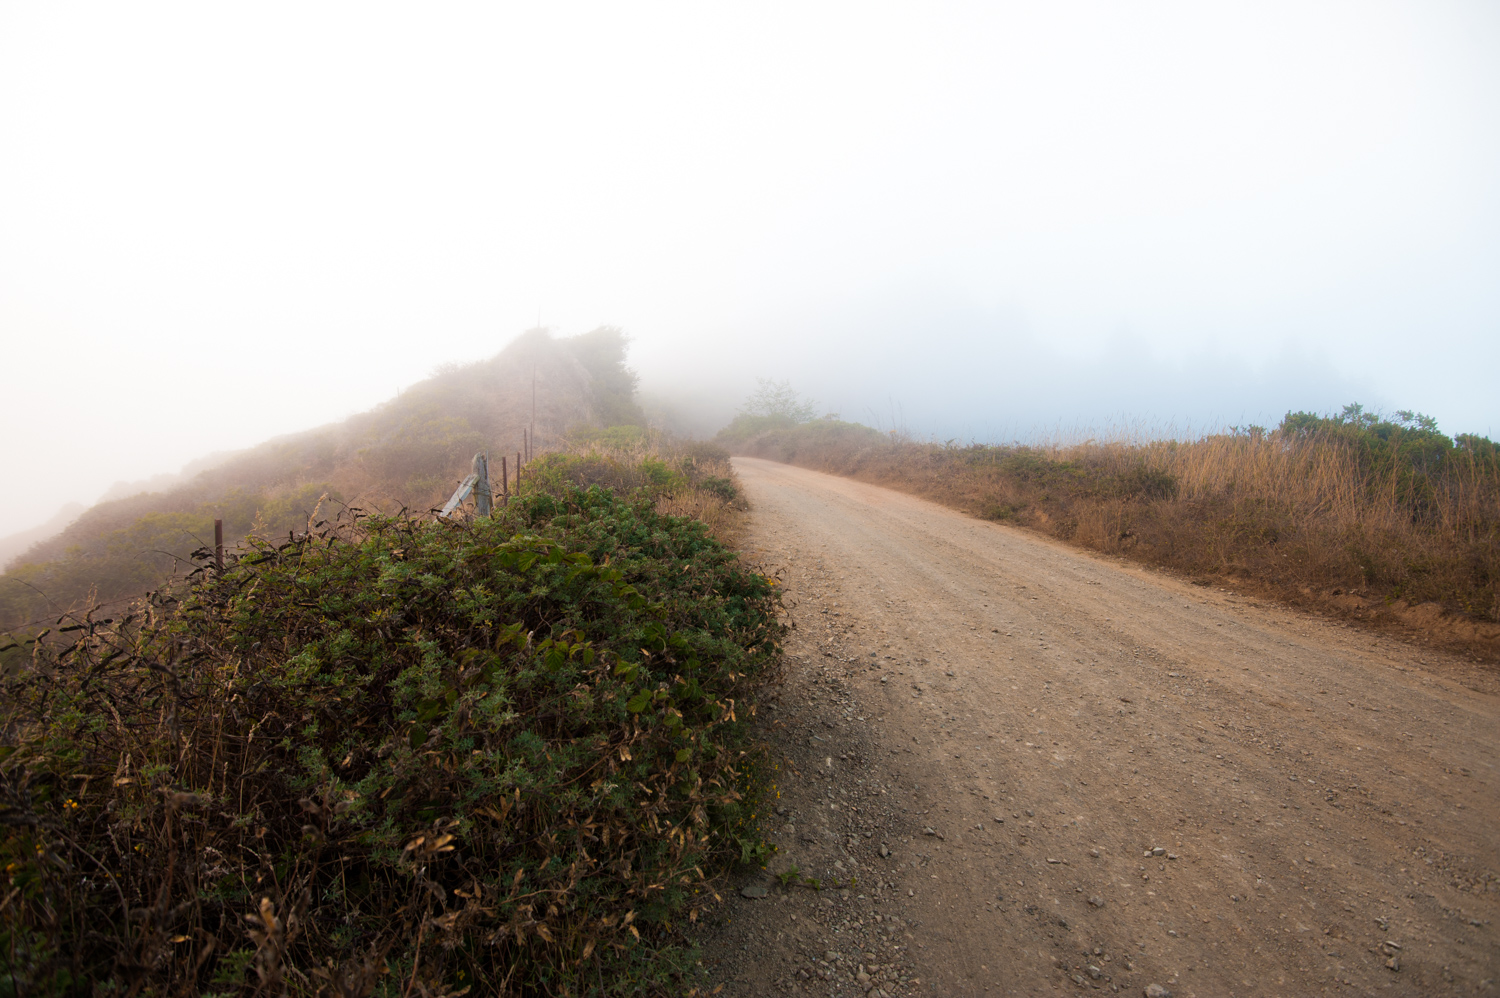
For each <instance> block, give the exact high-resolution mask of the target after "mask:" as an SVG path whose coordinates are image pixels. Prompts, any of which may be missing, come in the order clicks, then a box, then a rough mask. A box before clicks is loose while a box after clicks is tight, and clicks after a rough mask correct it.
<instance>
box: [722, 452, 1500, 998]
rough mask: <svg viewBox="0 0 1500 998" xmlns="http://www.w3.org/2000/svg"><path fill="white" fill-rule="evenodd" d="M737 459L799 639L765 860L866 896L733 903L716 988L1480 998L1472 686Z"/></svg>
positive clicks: (1266, 615) (840, 485)
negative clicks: (820, 875) (849, 879)
mask: <svg viewBox="0 0 1500 998" xmlns="http://www.w3.org/2000/svg"><path fill="white" fill-rule="evenodd" d="M735 466H736V468H737V470H738V472H739V475H740V477H741V481H742V483H743V485H744V488H745V490H746V492H747V494H748V497H749V499H750V502H751V504H752V515H751V526H750V531H749V537H748V543H747V545H746V549H747V553H748V554H749V556H750V557H752V558H753V559H755V560H757V561H759V562H760V563H761V564H763V565H764V566H765V567H766V568H767V569H776V568H781V569H783V570H784V572H785V577H786V582H787V595H788V603H789V605H791V606H792V608H793V609H792V618H793V621H794V623H795V624H796V630H795V632H794V634H793V637H792V639H791V641H790V642H789V645H788V651H789V661H790V662H791V668H790V669H789V675H788V687H787V690H786V691H784V692H783V701H784V703H786V704H787V705H788V706H787V707H786V708H784V709H782V710H781V711H773V712H772V716H777V715H779V716H780V717H781V723H782V726H783V727H784V730H785V736H784V737H785V739H786V740H787V741H788V743H789V744H795V745H796V746H797V748H796V750H795V751H794V752H791V753H790V754H789V755H788V758H789V759H794V760H800V761H798V762H796V765H797V767H798V773H797V775H796V776H792V775H791V774H789V775H788V778H787V779H786V781H785V782H786V786H785V788H784V792H785V794H786V803H785V804H784V805H783V807H782V808H781V809H780V810H779V812H778V813H779V814H780V815H783V816H784V820H785V821H786V822H787V823H786V825H785V829H783V831H785V832H786V833H787V834H786V835H784V836H783V839H784V841H781V842H778V844H779V845H781V846H782V849H783V855H782V857H781V858H780V867H781V868H782V869H785V868H786V867H787V864H789V863H790V862H791V861H792V859H793V858H794V857H795V858H796V859H797V861H798V862H800V863H801V866H800V869H801V871H802V872H803V873H804V874H806V873H808V872H809V871H810V870H812V869H813V868H814V867H816V868H817V869H820V870H821V869H824V868H825V867H826V868H827V869H828V871H829V872H830V873H834V872H835V871H834V870H833V868H832V867H831V866H827V864H828V863H832V862H833V861H834V860H835V859H838V858H839V857H842V859H841V860H839V863H838V869H839V870H844V869H846V868H847V869H848V870H850V871H859V873H860V874H861V875H860V877H859V878H858V879H857V880H856V881H855V882H854V883H855V886H854V888H853V890H852V891H849V890H846V891H842V892H829V891H824V892H822V896H821V897H819V896H818V895H817V894H816V893H815V892H812V891H806V890H804V891H800V892H799V891H790V890H787V889H786V888H784V887H782V886H781V885H780V884H779V883H778V882H777V881H775V880H772V879H770V878H769V877H767V878H766V880H765V883H766V885H767V886H769V888H770V891H769V896H767V897H765V898H762V896H761V895H762V893H763V892H762V891H761V890H760V889H759V887H753V886H752V888H751V889H750V890H749V891H748V897H749V898H754V900H749V899H742V898H740V897H739V896H738V895H736V896H735V898H734V899H733V900H732V902H730V903H731V905H732V906H733V911H732V914H733V922H732V925H733V928H732V930H729V936H728V937H726V938H730V939H731V940H732V942H733V945H732V946H731V945H729V943H726V942H723V941H722V940H721V942H720V944H718V949H717V950H716V949H715V947H714V946H712V945H711V946H709V947H708V950H709V952H710V955H712V954H713V953H715V952H730V951H732V953H733V954H734V955H733V956H730V957H723V958H722V961H721V962H722V966H723V967H724V968H725V972H726V973H729V974H730V976H731V978H732V980H731V988H730V993H744V994H751V993H757V994H758V993H771V992H775V991H778V990H779V991H782V992H786V993H806V994H835V995H843V994H849V995H857V994H865V993H870V994H877V995H878V994H888V995H896V994H916V993H926V994H932V993H937V994H983V993H985V992H989V993H1005V994H1010V993H1014V994H1034V993H1040V992H1047V993H1051V992H1052V991H1053V990H1054V989H1061V990H1065V991H1066V990H1075V991H1083V990H1104V991H1114V992H1121V993H1131V994H1136V995H1139V994H1142V993H1143V992H1144V990H1145V989H1146V988H1147V987H1148V986H1154V987H1155V988H1156V989H1158V992H1157V993H1159V992H1160V990H1170V991H1171V992H1173V993H1174V994H1176V995H1179V996H1184V995H1191V994H1197V995H1204V996H1207V995H1268V994H1285V995H1303V994H1322V993H1348V994H1366V993H1372V994H1373V993H1378V994H1386V995H1390V994H1413V995H1415V994H1442V993H1465V994H1471V993H1474V992H1475V991H1476V990H1478V991H1485V990H1489V989H1496V993H1500V980H1497V978H1500V966H1497V965H1500V957H1497V953H1500V941H1497V938H1496V934H1495V926H1494V919H1495V916H1496V914H1497V908H1500V880H1497V872H1500V800H1497V792H1496V777H1497V775H1500V774H1497V744H1500V723H1497V721H1500V696H1497V692H1500V691H1497V688H1496V683H1495V678H1494V675H1493V673H1486V672H1484V671H1482V670H1479V669H1477V668H1475V667H1473V666H1466V665H1465V664H1464V663H1462V662H1460V661H1458V660H1453V659H1448V658H1445V657H1443V656H1440V655H1438V654H1435V653H1433V652H1430V651H1426V650H1423V649H1420V648H1417V647H1415V646H1412V645H1408V644H1403V643H1401V642H1399V641H1396V640H1393V639H1390V638H1387V637H1381V636H1376V635H1373V634H1370V633H1368V632H1365V631H1361V630H1357V629H1353V628H1348V627H1344V626H1341V625H1340V624H1338V623H1337V622H1331V621H1327V620H1322V619H1319V618H1314V617H1310V616H1307V615H1304V614H1301V613H1297V612H1294V611H1290V610H1287V609H1285V608H1281V607H1278V606H1275V605H1272V604H1266V603H1263V602H1261V601H1258V600H1254V599H1247V598H1243V597H1239V596H1236V595H1234V594H1233V593H1232V592H1230V591H1225V590H1223V589H1217V588H1206V587H1199V586H1194V585H1190V584H1188V583H1186V582H1182V581H1179V580H1177V579H1175V578H1172V577H1170V576H1168V575H1165V574H1162V573H1157V572H1154V571H1150V570H1147V569H1143V568H1140V567H1138V566H1132V565H1130V564H1128V563H1125V562H1123V561H1119V560H1115V559H1110V558H1105V557H1101V556H1097V555H1093V554H1090V553H1087V552H1081V551H1078V550H1075V549H1071V548H1068V547H1066V546H1064V545H1062V544H1060V543H1057V542H1054V541H1052V540H1050V539H1046V538H1042V537H1039V536H1037V535H1034V534H1030V533H1027V532H1025V531H1023V530H1020V529H1016V528H1011V527H1005V526H1001V525H997V524H991V523H986V522H983V521H979V520H976V519H973V518H970V517H967V516H964V515H962V514H960V513H956V512H953V511H951V510H948V509H945V508H943V507H940V506H936V505H934V504H932V503H929V502H926V501H923V500H920V499H916V498H913V497H911V496H907V495H904V494H901V493H897V492H892V491H889V490H885V489H881V488H878V487H875V486H871V485H867V484H863V483H860V482H856V481H852V480H848V479H843V478H836V477H832V476H828V475H822V474H818V473H816V472H811V471H807V470H804V469H799V468H795V467H791V466H788V465H782V464H777V463H773V462H769V461H762V460H755V459H746V458H737V459H736V460H735ZM831 663H833V664H836V666H837V668H836V669H835V671H834V672H830V671H829V669H830V664H831ZM835 673H836V675H835ZM819 732H821V734H819ZM840 746H844V748H843V749H842V750H840V748H839V747H840ZM825 750H826V752H825ZM835 751H838V756H837V757H836V756H835V755H834V754H833V753H834V752H835ZM799 753H800V754H799ZM846 757H847V758H846ZM825 758H826V766H825V765H824V760H825ZM841 804H842V807H843V810H842V811H841V810H840V807H841ZM861 806H862V807H863V810H862V811H861ZM776 820H777V821H778V822H779V821H781V820H783V818H781V817H778V818H777V819H776ZM840 822H843V824H840ZM799 827H800V828H801V830H802V831H801V834H800V835H799V834H798V833H797V831H796V829H798V828H799ZM861 829H863V831H861ZM809 830H814V831H817V832H818V833H819V834H816V835H813V834H808V832H809ZM867 833H868V834H867ZM772 837H773V839H775V838H776V836H774V835H773V836H772ZM818 864H824V865H823V866H819V865H818ZM846 864H847V866H846ZM777 868H778V867H777V864H776V863H773V864H772V869H771V870H770V871H769V872H776V870H777ZM819 902H821V903H822V904H823V905H827V906H829V908H828V910H826V911H825V910H824V909H823V908H815V907H814V905H815V904H817V903H819ZM839 906H843V907H839ZM799 912H800V913H802V914H801V917H800V920H799ZM882 912H883V914H882ZM898 929H899V931H897V930H898ZM736 933H737V934H736ZM861 933H863V935H861ZM881 947H885V948H884V949H881ZM757 950H759V951H760V952H757ZM849 954H854V955H852V956H850V955H849ZM736 960H738V962H736ZM872 967H873V968H875V969H874V970H871V968H872ZM880 968H886V970H885V975H884V976H881V969H880ZM898 968H899V969H898ZM736 975H737V976H736Z"/></svg>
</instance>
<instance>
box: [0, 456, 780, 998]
mask: <svg viewBox="0 0 1500 998" xmlns="http://www.w3.org/2000/svg"><path fill="white" fill-rule="evenodd" d="M540 484H541V482H540V481H538V482H536V483H534V485H540ZM778 608H779V603H778V598H777V595H776V589H775V587H774V585H773V583H772V581H771V580H769V579H767V578H765V577H763V576H761V575H758V574H755V573H754V572H752V571H750V570H748V569H746V568H745V567H744V566H743V565H742V564H740V563H739V562H738V561H737V559H736V558H735V556H734V555H733V554H732V553H731V552H730V551H728V550H727V549H725V548H724V547H723V546H721V545H720V544H719V543H718V542H716V541H714V540H713V539H712V538H711V537H710V536H708V534H707V532H706V530H705V528H704V527H703V525H702V524H701V523H697V522H695V521H691V520H686V519H681V518H675V517H668V516H661V515H658V514H657V513H656V512H654V511H653V508H652V506H651V503H650V500H649V498H641V499H632V498H622V497H620V496H617V495H616V494H614V493H612V492H610V491H608V490H605V489H602V488H590V489H578V488H575V487H572V486H569V485H567V484H566V483H559V484H556V486H555V487H554V488H553V489H551V490H550V491H548V492H533V493H531V494H529V495H527V496H526V497H525V498H522V499H516V500H513V501H512V502H511V503H510V504H509V505H508V506H503V507H501V508H500V509H499V510H497V515H496V516H495V517H494V518H492V519H484V520H477V521H474V522H471V523H454V522H438V523H420V524H419V523H416V522H413V521H409V520H402V519H380V518H356V520H355V521H354V522H352V523H349V522H346V523H345V525H344V526H343V528H342V529H338V530H325V531H323V532H322V533H319V534H314V535H313V536H304V537H301V538H298V539H295V540H291V541H289V542H288V543H286V544H282V545H280V546H274V547H273V546H270V545H267V544H260V545H258V546H257V547H256V548H255V549H254V550H253V553H251V554H248V555H246V556H245V557H243V558H242V559H240V560H238V561H237V562H235V563H233V564H231V565H230V566H229V567H227V568H226V570H225V571H224V573H223V574H222V576H216V575H213V574H212V573H207V574H203V575H202V576H201V577H200V578H199V580H198V581H197V582H196V584H194V585H193V586H191V587H190V588H189V589H187V590H186V591H185V592H183V593H181V594H180V596H179V597H178V598H177V599H176V600H174V599H173V598H171V597H167V596H158V597H156V598H155V599H154V600H153V601H152V603H151V604H150V605H149V606H148V607H147V608H146V609H145V610H144V612H142V613H139V614H136V615H135V616H132V617H129V618H126V619H124V620H121V621H118V622H113V623H111V622H108V621H98V620H89V619H86V620H81V621H78V622H76V623H74V624H72V625H70V626H69V627H66V628H63V629H62V630H63V631H66V632H67V633H66V635H62V637H63V638H64V639H65V640H63V641H59V640H58V637H59V635H53V636H50V637H48V638H44V639H43V640H41V641H40V642H37V643H34V644H32V645H30V646H29V647H22V648H12V649H11V650H10V651H9V653H8V654H9V656H10V657H12V658H14V656H16V655H17V654H19V653H21V652H26V655H27V658H26V660H25V662H24V663H23V667H22V668H20V670H19V672H13V673H12V674H11V675H10V677H9V680H8V685H7V686H6V688H5V689H4V691H3V708H4V714H3V716H0V730H3V732H4V736H3V743H0V823H3V828H4V836H5V837H4V839H3V841H0V851H3V858H0V862H3V863H4V864H5V867H6V870H5V875H6V882H5V883H6V886H5V888H4V889H5V890H6V891H8V892H10V898H9V899H8V900H7V902H6V905H5V907H4V910H3V915H0V953H3V954H4V959H5V960H6V961H7V962H8V964H9V970H8V973H7V974H4V975H0V994H37V993H67V994H79V995H82V994H90V995H95V994H98V995H108V994H158V995H166V994H192V993H219V994H230V993H239V992H241V991H243V990H246V989H249V988H252V987H273V988H275V989H277V990H280V989H283V988H285V989H289V990H290V991H291V992H294V993H308V994H311V993H315V992H322V993H333V994H341V995H366V994H381V995H397V994H408V993H410V994H417V993H423V994H456V993H461V989H463V988H465V987H472V988H473V992H472V993H474V994H493V993H502V994H503V993H516V994H549V995H564V994H567V995H581V994H603V993H608V994H624V993H632V992H637V991H642V990H650V989H652V988H662V987H667V988H671V987H673V985H672V984H671V982H672V981H674V980H678V979H679V978H678V976H677V975H679V974H680V973H681V972H682V967H683V966H684V954H685V953H686V951H685V950H684V949H683V948H682V947H681V946H680V945H679V939H680V936H679V935H678V933H677V932H676V929H675V927H676V926H677V925H678V924H679V923H680V921H681V920H684V919H693V918H696V916H697V913H698V910H699V909H700V908H701V906H702V905H703V904H705V903H706V902H707V900H708V899H709V898H711V897H712V892H713V887H712V884H713V880H714V878H715V876H716V875H717V874H718V873H720V872H721V871H723V870H724V869H725V868H726V866H727V865H729V864H731V863H733V862H737V861H747V860H752V859H755V858H756V857H757V856H759V855H760V851H761V850H763V849H764V846H763V844H762V843H761V840H760V839H759V837H758V834H757V832H756V830H755V828H756V825H755V821H754V812H753V801H754V799H755V794H756V792H757V780H758V779H759V776H758V774H759V773H761V772H762V770H760V769H759V768H758V763H757V761H756V760H757V756H756V754H755V752H754V751H752V747H751V744H750V742H749V740H748V739H749V736H748V731H747V722H748V721H749V715H750V713H751V712H752V711H753V707H751V706H750V705H749V697H750V695H751V694H752V692H753V690H754V687H755V684H757V683H758V682H760V681H762V680H764V679H765V678H766V676H767V673H768V671H769V670H771V669H772V668H774V664H775V663H776V662H777V661H778V642H779V640H780V636H781V632H782V626H781V624H780V623H779V622H778V619H777V615H778ZM247 930H248V931H247Z"/></svg>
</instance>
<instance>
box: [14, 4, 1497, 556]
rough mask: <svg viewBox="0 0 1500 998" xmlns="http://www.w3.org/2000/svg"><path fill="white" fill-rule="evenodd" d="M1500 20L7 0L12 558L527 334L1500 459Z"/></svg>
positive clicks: (1033, 418)
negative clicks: (209, 465)
mask: <svg viewBox="0 0 1500 998" xmlns="http://www.w3.org/2000/svg"><path fill="white" fill-rule="evenodd" d="M1497 98H1500V4H1496V3H1493V2H1489V0H1480V2H1473V3H1445V2H1440V0H1421V2H1412V3H1405V4H1391V3H1380V2H1372V0H1358V2H1351V3H1316V2H1308V0H1298V2H1295V3H1274V2H1266V0H1256V2H1254V3H1245V4H1238V5H1236V4H1225V3H1212V4H1209V3H1202V2H1195V3H1178V4H1173V3H1129V2H1108V3H1063V2H1049V3H1016V4H1002V3H984V4H974V5H965V4H934V3H909V4H904V5H888V4H875V3H869V2H861V3H857V4H856V3H849V4H814V3H807V2H798V3H794V4H785V5H778V4H772V3H766V2H757V3H754V4H742V5H738V6H736V7H732V8H731V7H730V6H729V5H725V4H702V3H695V4H680V5H669V4H649V5H646V4H618V3H611V4H599V5H581V4H528V5H525V7H524V9H523V8H522V6H521V5H504V4H494V3H486V4H479V5H474V6H464V5H460V4H421V5H415V4H403V5H379V4H372V3H359V4H349V5H339V4H333V3H317V4H308V3H297V4H286V5H279V4H274V3H266V2H257V3H254V4H248V3H247V4H240V5H237V6H235V5H230V4H204V3H198V2H195V3H183V4H180V5H164V4H152V3H144V2H136V3H128V4H122V3H105V4H98V5H90V4H77V3H65V2H46V3H27V4H21V3H12V2H0V348H3V355H0V359H3V364H4V371H5V374H6V379H5V389H4V392H3V393H0V421H3V431H4V432H3V433H0V469H3V471H0V474H3V480H4V482H5V488H4V489H3V490H0V532H8V531H10V530H13V529H19V528H21V527H25V526H29V525H31V524H32V523H35V522H39V521H41V520H44V519H46V518H47V517H48V516H49V515H51V513H52V512H53V511H54V510H55V509H56V507H57V506H59V505H60V504H61V503H62V502H64V501H67V500H81V501H85V502H87V501H92V500H93V499H94V498H96V497H97V496H98V494H99V493H100V492H102V491H103V490H104V489H105V488H107V487H108V486H109V484H110V483H111V482H112V481H114V480H116V479H121V478H142V477H145V476H147V475H150V474H154V473H157V472H162V471H172V470H175V469H177V468H178V467H180V466H181V465H182V464H184V463H185V462H187V461H188V460H190V459H192V458H194V457H197V456H199V455H201V454H204V453H206V452H209V451H214V450H220V449H225V448H234V447H242V446H246V445H249V444H252V443H255V442H257V441H259V440H262V439H264V438H266V437H268V436H271V435H274V434H277V433H282V432H287V431H291V430H295V429H300V428H305V427H308V426H313V425H317V424H320V423H323V422H327V421H329V420H332V419H336V418H339V417H342V416H344V415H347V414H349V413H351V412H354V411H358V410H361V409H365V408H368V407H369V406H371V405H373V404H375V403H377V402H379V401H381V400H382V399H384V398H386V397H388V396H390V395H391V394H392V393H394V391H395V390H396V389H397V388H398V386H402V385H406V384H410V383H411V382H413V381H415V380H418V379H419V378H421V377H423V376H425V375H426V374H427V373H428V372H429V371H430V370H431V369H432V368H433V367H435V366H436V365H438V364H440V363H443V362H445V361H453V360H469V359H477V358H480V357H484V356H487V355H490V354H492V353H494V352H495V351H496V350H497V349H498V348H499V347H500V346H502V345H503V343H504V342H505V341H506V340H507V339H509V338H510V337H512V336H514V335H515V334H516V333H518V332H519V331H521V330H522V329H524V328H526V327H529V326H533V325H535V324H536V323H537V321H538V319H539V318H540V321H541V322H542V323H543V324H544V325H548V326H550V327H552V328H554V329H555V330H557V331H558V332H559V333H564V334H566V333H576V332H582V331H585V330H587V329H590V328H592V327H594V326H597V325H601V324H613V325H619V326H622V327H624V328H625V329H626V330H627V331H628V332H629V333H630V334H631V335H633V336H634V337H635V349H634V354H633V359H634V362H635V363H636V365H637V366H638V367H639V368H640V369H641V371H642V373H643V375H644V376H645V379H646V384H647V386H648V387H650V388H651V389H653V390H654V391H656V392H658V393H662V394H667V395H671V396H674V397H677V398H682V399H687V400H694V399H696V400H697V401H699V402H702V403H704V404H707V405H708V406H709V407H710V408H713V407H717V410H718V411H726V412H727V410H728V409H729V408H732V405H733V404H734V402H736V401H737V400H738V399H739V398H741V397H742V396H743V393H744V391H745V390H746V389H747V388H748V387H750V386H751V385H752V384H753V379H754V377H755V376H757V375H766V376H773V377H789V378H791V379H792V380H793V382H794V384H796V385H797V386H798V387H801V388H803V389H804V390H805V391H807V392H809V393H810V394H812V395H814V396H816V397H817V398H818V399H819V400H820V401H821V402H823V403H824V405H825V407H827V408H829V409H835V410H838V411H841V412H842V413H843V414H844V415H845V416H846V417H851V418H859V419H872V420H883V421H884V422H885V423H887V424H889V423H891V422H903V423H904V424H905V425H906V426H907V427H908V428H909V429H911V430H913V431H915V432H917V433H921V434H929V433H930V434H936V435H938V436H940V437H945V438H946V437H950V436H956V437H960V438H970V437H973V438H979V439H989V438H1001V437H1007V436H1015V435H1018V434H1019V435H1024V434H1027V433H1031V432H1036V431H1037V430H1038V428H1042V429H1045V428H1047V427H1079V426H1096V425H1107V424H1110V423H1113V424H1115V425H1121V424H1125V423H1129V424H1132V425H1152V426H1163V427H1165V426H1171V427H1177V428H1179V429H1181V428H1184V427H1186V428H1192V427H1204V426H1209V425H1213V424H1214V423H1215V422H1230V423H1233V422H1244V421H1260V422H1266V421H1270V422H1274V420H1275V419H1276V418H1277V417H1279V415H1280V414H1281V413H1282V412H1285V411H1286V410H1287V409H1288V408H1313V409H1328V408H1333V407H1336V406H1338V405H1340V404H1342V403H1343V402H1347V401H1351V400H1354V399H1359V400H1361V401H1364V402H1365V403H1367V404H1370V405H1377V406H1386V407H1389V408H1414V409H1419V410H1422V411H1426V412H1429V413H1431V414H1433V415H1435V416H1437V417H1438V419H1439V420H1440V422H1441V424H1442V425H1443V427H1444V428H1445V429H1447V430H1448V431H1450V432H1457V431H1463V430H1475V431H1478V432H1481V433H1488V434H1489V435H1492V436H1494V435H1500V391H1497V389H1496V382H1497V381H1500V378H1497V375H1496V372H1500V100H1497Z"/></svg>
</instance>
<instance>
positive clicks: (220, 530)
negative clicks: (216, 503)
mask: <svg viewBox="0 0 1500 998" xmlns="http://www.w3.org/2000/svg"><path fill="white" fill-rule="evenodd" d="M214 568H215V569H217V570H218V571H220V572H222V571H224V521H223V520H215V521H214Z"/></svg>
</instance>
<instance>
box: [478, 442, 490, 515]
mask: <svg viewBox="0 0 1500 998" xmlns="http://www.w3.org/2000/svg"><path fill="white" fill-rule="evenodd" d="M493 499H494V493H492V492H491V491H490V458H489V455H488V454H486V453H485V452H484V451H480V452H479V453H478V454H475V455H474V505H475V506H476V507H477V512H478V513H479V515H480V516H489V515H490V510H491V508H492V507H491V505H490V504H491V502H492V501H493Z"/></svg>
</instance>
